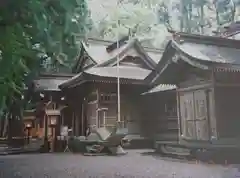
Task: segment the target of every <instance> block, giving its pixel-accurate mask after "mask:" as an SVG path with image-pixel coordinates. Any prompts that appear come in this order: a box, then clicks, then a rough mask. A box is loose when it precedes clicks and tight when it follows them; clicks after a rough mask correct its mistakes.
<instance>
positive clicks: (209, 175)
mask: <svg viewBox="0 0 240 178" xmlns="http://www.w3.org/2000/svg"><path fill="white" fill-rule="evenodd" d="M128 152H129V153H128V155H125V156H120V157H113V156H98V157H96V156H82V155H78V154H71V153H62V154H28V155H11V156H10V155H9V156H0V173H1V174H0V178H14V177H19V178H20V177H21V178H30V177H31V178H70V177H71V178H90V177H91V178H101V177H102V178H103V177H105V178H111V177H115V178H123V177H126V178H143V177H144V178H155V177H159V178H236V177H240V174H237V172H238V169H237V168H234V167H233V166H225V167H224V166H219V165H207V164H196V163H195V162H186V161H179V160H175V159H170V158H162V157H160V156H154V155H149V154H142V152H144V151H142V150H129V151H128ZM235 167H236V166H235Z"/></svg>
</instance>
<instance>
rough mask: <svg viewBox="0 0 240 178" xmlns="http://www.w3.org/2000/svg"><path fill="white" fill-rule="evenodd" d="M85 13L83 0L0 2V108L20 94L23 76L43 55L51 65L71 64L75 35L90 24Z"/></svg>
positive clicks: (34, 69)
mask: <svg viewBox="0 0 240 178" xmlns="http://www.w3.org/2000/svg"><path fill="white" fill-rule="evenodd" d="M88 14H89V13H88V10H87V4H86V2H85V0H71V1H66V0H18V1H14V0H8V1H6V0H5V1H4V2H1V4H0V34H1V35H0V52H1V53H0V111H3V110H5V109H8V107H7V106H10V105H11V104H13V103H16V101H18V100H19V99H20V98H21V97H22V92H23V90H24V87H25V83H26V79H27V77H29V76H30V75H31V76H34V74H35V73H38V71H39V70H40V64H43V63H44V61H45V60H46V59H50V64H51V66H55V67H58V66H62V65H64V66H66V67H71V65H72V63H73V59H74V58H75V56H76V55H77V52H78V45H77V43H76V40H75V36H76V35H84V34H85V32H86V31H87V30H88V29H89V28H90V23H89V22H90V21H89V19H88ZM45 67H46V66H45ZM47 67H48V66H47ZM0 114H1V112H0Z"/></svg>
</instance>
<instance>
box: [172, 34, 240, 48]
mask: <svg viewBox="0 0 240 178" xmlns="http://www.w3.org/2000/svg"><path fill="white" fill-rule="evenodd" d="M173 40H174V41H176V42H178V43H184V41H189V42H195V43H198V44H199V43H201V44H208V45H216V46H225V47H231V48H237V49H239V48H240V40H234V39H228V38H223V37H219V36H207V35H199V34H189V33H184V32H175V33H173Z"/></svg>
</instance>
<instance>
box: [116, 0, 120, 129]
mask: <svg viewBox="0 0 240 178" xmlns="http://www.w3.org/2000/svg"><path fill="white" fill-rule="evenodd" d="M116 9H117V10H116V13H117V34H116V36H117V49H118V48H119V19H118V0H117V8H116ZM117 100H118V102H117V122H118V123H117V124H118V127H119V126H120V123H121V101H120V73H119V54H117Z"/></svg>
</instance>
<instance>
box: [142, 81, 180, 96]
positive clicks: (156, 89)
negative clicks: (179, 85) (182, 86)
mask: <svg viewBox="0 0 240 178" xmlns="http://www.w3.org/2000/svg"><path fill="white" fill-rule="evenodd" d="M175 89H176V86H175V85H167V84H160V85H158V86H156V87H154V88H152V89H150V90H149V91H147V92H145V93H143V94H142V95H147V94H151V93H157V92H162V91H170V90H175Z"/></svg>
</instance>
